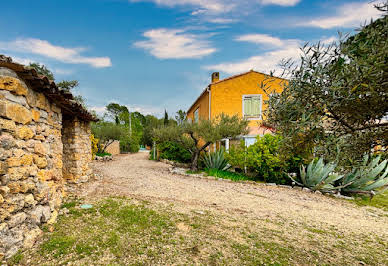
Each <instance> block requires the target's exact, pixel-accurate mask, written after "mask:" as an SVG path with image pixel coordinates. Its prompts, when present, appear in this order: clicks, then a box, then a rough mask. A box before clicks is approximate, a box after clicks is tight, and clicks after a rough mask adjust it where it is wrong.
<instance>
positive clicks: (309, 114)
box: [263, 13, 388, 166]
mask: <svg viewBox="0 0 388 266" xmlns="http://www.w3.org/2000/svg"><path fill="white" fill-rule="evenodd" d="M382 15H383V17H382V18H380V19H377V20H376V21H374V22H372V23H371V24H369V25H367V26H364V27H362V28H361V29H360V30H359V33H357V34H355V35H354V36H352V37H350V38H347V36H340V41H339V43H337V44H336V43H334V44H332V45H330V46H325V45H322V44H320V43H318V44H315V45H312V46H309V45H305V46H304V47H303V49H302V50H303V55H302V57H301V63H300V64H299V65H298V66H295V65H294V64H293V63H292V62H290V61H286V62H283V65H284V70H285V74H286V75H288V77H290V80H289V82H285V83H284V90H283V92H282V93H281V94H280V95H277V96H276V95H275V96H274V97H271V98H270V101H269V108H268V110H267V114H266V116H267V118H268V120H269V123H270V124H272V125H273V126H274V127H275V128H276V129H277V130H278V132H280V133H281V134H282V136H283V140H282V142H283V143H282V148H281V149H282V152H283V153H288V152H295V153H297V154H299V155H301V156H302V157H303V158H306V159H308V160H311V159H312V157H313V155H315V156H319V157H321V156H323V157H324V158H325V159H326V160H329V161H336V160H338V164H339V165H340V166H349V165H352V164H353V163H354V162H355V161H359V160H362V154H364V153H365V152H369V151H370V150H371V149H372V148H373V147H375V146H378V145H382V146H387V145H388V143H387V140H388V136H387V132H388V130H387V129H388V122H386V121H384V120H383V117H384V116H386V115H387V110H388V94H387V91H388V83H387V82H386V81H387V80H388V71H387V70H388V69H387V66H388V64H387V58H388V42H387V39H388V16H387V14H386V13H385V14H382ZM266 84H269V83H266ZM266 84H264V85H263V86H264V87H266V88H265V89H266V90H267V91H268V93H270V92H271V88H270V87H269V86H266Z"/></svg>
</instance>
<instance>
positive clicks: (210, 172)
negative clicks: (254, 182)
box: [205, 169, 251, 181]
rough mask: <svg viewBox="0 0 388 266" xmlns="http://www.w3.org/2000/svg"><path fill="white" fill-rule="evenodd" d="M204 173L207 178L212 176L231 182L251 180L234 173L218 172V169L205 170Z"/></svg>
mask: <svg viewBox="0 0 388 266" xmlns="http://www.w3.org/2000/svg"><path fill="white" fill-rule="evenodd" d="M205 172H206V173H207V174H208V175H209V176H214V177H217V178H222V179H230V180H233V181H243V180H251V179H250V178H249V177H247V176H246V175H243V174H239V173H234V172H229V171H223V170H218V169H207V170H205Z"/></svg>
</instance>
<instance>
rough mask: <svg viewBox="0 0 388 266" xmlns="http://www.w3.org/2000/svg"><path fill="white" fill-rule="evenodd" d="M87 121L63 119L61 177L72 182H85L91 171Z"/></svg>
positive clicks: (90, 147)
mask: <svg viewBox="0 0 388 266" xmlns="http://www.w3.org/2000/svg"><path fill="white" fill-rule="evenodd" d="M90 134H91V132H90V125H89V122H84V121H80V120H78V119H71V118H70V119H67V118H66V117H64V119H63V130H62V142H63V177H64V178H65V179H67V180H68V181H69V182H72V183H79V182H86V181H88V178H89V176H90V174H91V172H92V170H91V169H90V167H89V163H90V161H91V160H92V150H91V149H92V146H91V143H90Z"/></svg>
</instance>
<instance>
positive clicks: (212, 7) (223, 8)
mask: <svg viewBox="0 0 388 266" xmlns="http://www.w3.org/2000/svg"><path fill="white" fill-rule="evenodd" d="M129 1H130V2H154V3H155V4H157V5H160V6H167V7H176V6H192V7H194V8H200V9H201V10H205V11H211V12H214V13H224V12H229V11H231V10H232V9H233V8H234V7H235V6H236V4H234V3H233V2H234V1H231V0H129Z"/></svg>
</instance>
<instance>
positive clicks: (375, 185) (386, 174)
mask: <svg viewBox="0 0 388 266" xmlns="http://www.w3.org/2000/svg"><path fill="white" fill-rule="evenodd" d="M380 158H381V156H377V157H376V158H374V159H372V160H371V161H370V162H369V155H365V156H364V160H363V163H362V165H361V166H360V167H358V168H356V169H353V171H352V172H351V173H349V174H347V175H345V177H344V178H343V180H342V182H341V183H342V191H343V192H345V193H352V194H369V195H371V196H373V195H375V194H376V193H378V192H382V191H384V190H386V189H387V188H388V187H385V189H384V188H383V187H384V186H386V185H388V164H387V160H384V161H382V162H381V163H379V162H380ZM368 162H369V164H368ZM378 190H380V191H378Z"/></svg>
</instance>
